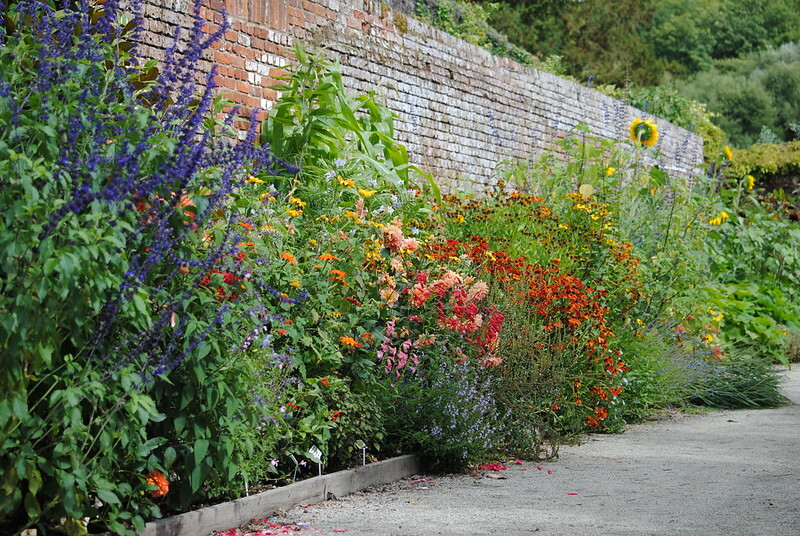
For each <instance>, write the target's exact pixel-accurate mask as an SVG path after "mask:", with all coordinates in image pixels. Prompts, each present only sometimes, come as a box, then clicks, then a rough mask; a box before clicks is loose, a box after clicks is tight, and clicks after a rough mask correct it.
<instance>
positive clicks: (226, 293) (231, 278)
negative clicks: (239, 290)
mask: <svg viewBox="0 0 800 536" xmlns="http://www.w3.org/2000/svg"><path fill="white" fill-rule="evenodd" d="M214 274H220V275H222V283H223V284H224V285H228V286H232V285H235V284H236V283H238V282H239V278H238V277H237V276H236V275H235V274H232V273H230V272H223V271H220V270H211V272H209V273H208V274H207V275H206V276H205V277H203V279H201V280H200V285H201V286H204V287H208V286H209V285H210V284H211V279H212V277H213V276H214ZM236 295H237V294H236V291H234V290H232V289H226V288H225V287H223V286H218V287H217V290H216V296H214V299H216V300H218V301H232V300H235V299H236Z"/></svg>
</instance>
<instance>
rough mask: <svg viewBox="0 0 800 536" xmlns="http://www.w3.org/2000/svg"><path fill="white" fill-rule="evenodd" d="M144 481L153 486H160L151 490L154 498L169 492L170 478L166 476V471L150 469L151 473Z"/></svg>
mask: <svg viewBox="0 0 800 536" xmlns="http://www.w3.org/2000/svg"><path fill="white" fill-rule="evenodd" d="M144 481H145V482H147V483H148V484H150V485H151V486H156V487H157V488H158V489H154V490H150V495H152V496H153V497H154V498H158V497H163V496H164V495H166V494H167V493H169V480H167V477H166V476H164V473H162V472H160V471H150V474H149V475H147V478H145V479H144Z"/></svg>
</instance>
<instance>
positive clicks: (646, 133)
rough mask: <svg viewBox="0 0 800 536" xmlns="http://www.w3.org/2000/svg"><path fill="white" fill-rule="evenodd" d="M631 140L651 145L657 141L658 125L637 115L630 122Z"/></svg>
mask: <svg viewBox="0 0 800 536" xmlns="http://www.w3.org/2000/svg"><path fill="white" fill-rule="evenodd" d="M631 140H633V141H638V142H639V143H641V144H642V145H646V146H648V147H652V146H653V145H655V144H656V142H657V141H658V127H657V126H656V124H655V123H653V122H652V121H650V120H649V119H639V118H638V117H637V118H636V119H634V120H633V122H632V123H631Z"/></svg>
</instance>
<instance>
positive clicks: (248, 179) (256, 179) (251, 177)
mask: <svg viewBox="0 0 800 536" xmlns="http://www.w3.org/2000/svg"><path fill="white" fill-rule="evenodd" d="M244 182H252V183H254V184H264V181H262V180H261V179H258V178H256V177H253V176H252V175H248V176H247V180H246V181H244Z"/></svg>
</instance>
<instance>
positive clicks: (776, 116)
mask: <svg viewBox="0 0 800 536" xmlns="http://www.w3.org/2000/svg"><path fill="white" fill-rule="evenodd" d="M798 88H800V45H798V44H797V43H790V44H786V45H783V46H781V47H780V48H778V49H773V50H766V51H761V52H753V53H751V54H748V55H744V56H741V57H739V58H736V59H728V60H720V61H716V62H714V64H713V67H712V68H711V69H709V70H708V71H704V72H700V73H698V74H697V75H695V76H694V77H692V78H690V79H687V80H686V81H685V82H682V83H680V84H679V86H678V89H679V91H680V92H681V94H683V95H686V96H687V97H689V98H691V99H694V100H698V101H701V102H705V103H707V105H708V110H709V111H710V112H712V113H713V114H714V122H715V123H717V124H718V125H719V126H720V127H721V128H722V129H723V130H724V131H725V132H726V133H727V134H728V136H729V137H730V139H731V142H732V143H733V144H734V145H736V146H737V147H746V146H748V145H751V144H752V143H754V142H756V141H758V139H759V135H760V134H761V131H762V129H763V128H764V127H766V128H768V129H770V130H772V131H773V132H774V133H776V134H777V136H778V137H779V138H780V139H782V140H789V139H792V138H793V137H794V136H796V134H795V133H794V131H793V130H792V128H791V125H792V123H793V122H796V121H797V117H798V114H800V90H799V89H798Z"/></svg>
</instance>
